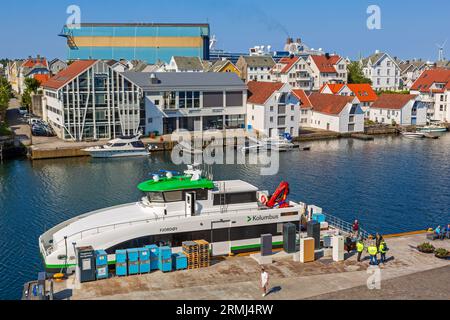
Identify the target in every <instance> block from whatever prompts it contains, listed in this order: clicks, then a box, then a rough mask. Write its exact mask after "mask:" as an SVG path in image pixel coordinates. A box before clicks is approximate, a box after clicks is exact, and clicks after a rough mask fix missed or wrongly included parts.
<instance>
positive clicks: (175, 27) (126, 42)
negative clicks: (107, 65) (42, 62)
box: [60, 23, 209, 64]
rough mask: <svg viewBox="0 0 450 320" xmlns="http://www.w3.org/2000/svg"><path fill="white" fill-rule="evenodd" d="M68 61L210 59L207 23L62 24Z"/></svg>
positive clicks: (154, 61) (151, 61) (62, 34)
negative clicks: (180, 57) (76, 25)
mask: <svg viewBox="0 0 450 320" xmlns="http://www.w3.org/2000/svg"><path fill="white" fill-rule="evenodd" d="M60 36H62V37H65V38H67V48H68V53H67V59H68V60H77V59H101V60H110V59H114V60H118V61H120V60H122V59H125V60H128V61H131V60H142V61H145V62H147V63H149V64H154V63H156V62H157V61H158V60H161V61H164V62H167V63H168V62H169V61H170V58H171V57H172V56H185V57H198V58H200V59H202V60H209V24H207V23H205V24H182V23H82V24H80V25H79V28H75V27H72V26H71V25H65V26H64V27H63V30H62V32H61V34H60Z"/></svg>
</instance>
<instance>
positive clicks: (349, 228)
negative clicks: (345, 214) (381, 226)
mask: <svg viewBox="0 0 450 320" xmlns="http://www.w3.org/2000/svg"><path fill="white" fill-rule="evenodd" d="M322 214H323V215H324V216H325V221H326V222H328V225H330V226H332V227H334V228H336V229H338V230H340V231H342V232H345V233H352V232H353V225H352V224H351V223H349V222H347V221H345V220H342V219H341V218H338V217H336V216H333V215H331V214H328V213H322ZM369 235H370V233H369V232H368V231H367V230H365V229H363V228H361V227H360V228H359V236H360V237H362V238H364V239H366V238H367V237H369Z"/></svg>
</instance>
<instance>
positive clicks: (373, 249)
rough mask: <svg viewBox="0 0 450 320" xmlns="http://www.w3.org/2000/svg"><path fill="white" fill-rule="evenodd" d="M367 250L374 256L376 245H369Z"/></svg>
mask: <svg viewBox="0 0 450 320" xmlns="http://www.w3.org/2000/svg"><path fill="white" fill-rule="evenodd" d="M367 252H368V253H369V254H370V255H371V256H375V255H376V254H377V252H378V250H377V247H375V246H369V247H368V248H367Z"/></svg>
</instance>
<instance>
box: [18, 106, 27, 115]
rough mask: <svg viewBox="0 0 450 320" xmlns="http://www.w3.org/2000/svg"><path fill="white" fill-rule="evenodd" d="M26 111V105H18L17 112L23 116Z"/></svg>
mask: <svg viewBox="0 0 450 320" xmlns="http://www.w3.org/2000/svg"><path fill="white" fill-rule="evenodd" d="M27 113H28V109H27V107H23V106H22V107H20V108H19V114H20V115H22V116H24V115H26V114H27Z"/></svg>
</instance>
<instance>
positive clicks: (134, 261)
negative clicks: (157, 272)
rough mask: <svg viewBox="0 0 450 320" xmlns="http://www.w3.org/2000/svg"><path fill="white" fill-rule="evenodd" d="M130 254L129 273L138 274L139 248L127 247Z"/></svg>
mask: <svg viewBox="0 0 450 320" xmlns="http://www.w3.org/2000/svg"><path fill="white" fill-rule="evenodd" d="M127 254H128V274H129V275H132V274H138V273H139V250H138V249H127Z"/></svg>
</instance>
